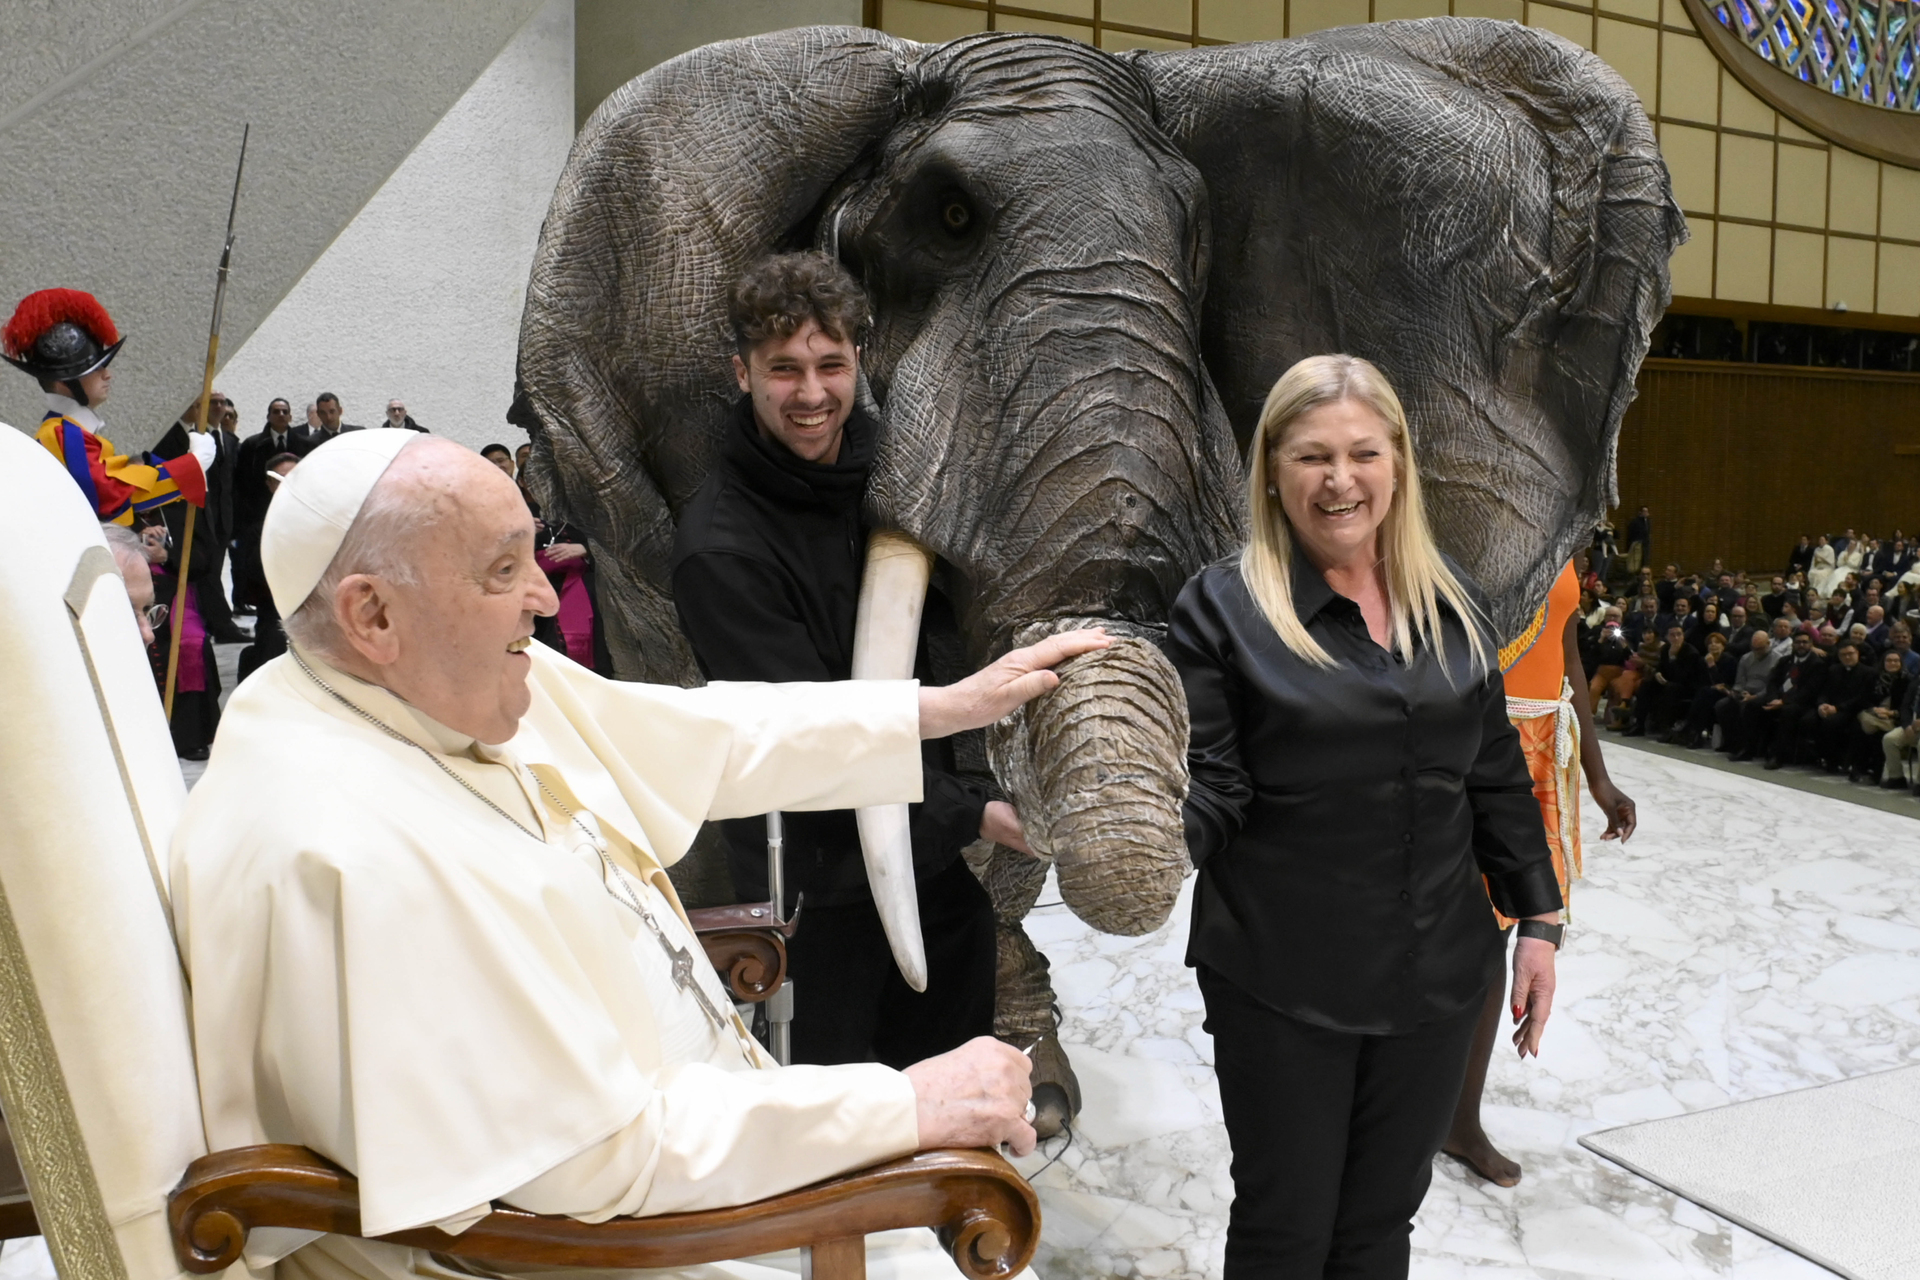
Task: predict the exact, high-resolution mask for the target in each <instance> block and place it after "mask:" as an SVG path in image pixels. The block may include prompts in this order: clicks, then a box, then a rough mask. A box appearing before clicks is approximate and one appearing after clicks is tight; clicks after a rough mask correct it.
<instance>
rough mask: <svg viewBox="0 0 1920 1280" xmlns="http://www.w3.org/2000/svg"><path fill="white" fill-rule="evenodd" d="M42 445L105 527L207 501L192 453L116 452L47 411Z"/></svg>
mask: <svg viewBox="0 0 1920 1280" xmlns="http://www.w3.org/2000/svg"><path fill="white" fill-rule="evenodd" d="M38 439H39V441H40V443H41V444H42V445H44V446H46V449H47V451H48V452H49V453H51V454H52V455H53V456H54V457H56V458H58V459H59V460H60V464H61V465H62V466H64V467H65V468H66V469H67V474H68V475H70V476H72V477H73V482H74V483H75V484H77V485H79V486H80V492H81V493H83V494H85V495H86V497H87V501H88V502H90V503H92V504H93V510H94V513H95V514H96V515H97V516H98V517H99V518H100V520H101V522H102V523H111V524H132V523H133V517H134V515H135V514H136V513H138V512H141V511H151V510H153V509H154V508H155V507H164V506H165V505H167V503H169V502H178V501H180V500H181V499H182V498H184V499H186V500H187V501H188V502H191V503H192V504H193V505H194V506H196V507H203V506H205V505H206V503H207V478H206V474H205V473H204V472H203V471H201V469H200V462H199V460H198V459H197V458H195V457H194V456H193V455H192V454H186V455H184V456H182V457H178V458H164V459H163V458H156V457H154V456H153V455H152V454H150V453H143V454H140V455H138V456H137V457H128V456H126V455H123V454H118V453H115V452H114V448H113V442H112V441H110V440H107V439H105V438H104V437H101V436H97V435H95V434H94V433H93V432H91V431H89V430H87V429H86V428H85V427H83V426H81V425H80V424H79V423H78V422H75V421H74V420H73V419H72V418H69V417H66V416H65V415H63V414H61V413H60V412H58V411H57V410H49V411H48V413H47V416H46V417H44V418H42V419H41V420H40V433H39V436H38Z"/></svg>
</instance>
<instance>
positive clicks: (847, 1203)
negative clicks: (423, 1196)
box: [167, 1143, 1040, 1280]
mask: <svg viewBox="0 0 1920 1280" xmlns="http://www.w3.org/2000/svg"><path fill="white" fill-rule="evenodd" d="M167 1221H168V1224H169V1226H170V1227H171V1228H172V1233H173V1249H174V1253H175V1255H176V1256H178V1258H179V1259H180V1265H181V1266H182V1267H184V1268H185V1269H186V1270H188V1271H191V1272H194V1273H195V1274H199V1275H207V1274H211V1273H212V1272H215V1271H221V1270H224V1269H225V1268H227V1267H229V1266H231V1265H233V1263H235V1262H237V1261H239V1259H240V1254H241V1251H242V1250H243V1249H244V1248H245V1247H246V1243H247V1233H248V1232H250V1231H251V1230H253V1229H254V1228H255V1227H293V1228H298V1229H300V1230H305V1231H325V1232H330V1233H332V1234H334V1235H344V1236H357V1235H359V1234H360V1188H359V1183H358V1181H357V1180H356V1179H355V1178H354V1176H353V1175H352V1174H350V1173H348V1172H346V1171H345V1170H344V1169H342V1168H340V1167H339V1166H338V1165H335V1164H333V1163H332V1162H330V1161H328V1160H325V1159H322V1158H321V1157H320V1156H318V1155H315V1154H314V1153H313V1152H312V1151H309V1150H308V1149H307V1148H305V1147H296V1146H291V1145H288V1144H284V1143H275V1144H270V1145H265V1146H257V1147H235V1148H234V1149H232V1150H230V1151H216V1152H214V1153H213V1154H211V1155H205V1156H201V1157H200V1158H199V1159H198V1160H195V1161H194V1162H193V1163H192V1164H190V1165H188V1166H187V1171H186V1173H185V1174H184V1175H183V1176H182V1177H181V1179H180V1185H179V1186H177V1187H175V1188H174V1189H173V1193H172V1194H171V1195H170V1196H169V1197H168V1201H167ZM899 1227H932V1228H934V1229H935V1230H936V1231H937V1232H938V1233H939V1236H940V1242H941V1243H942V1244H943V1245H945V1246H946V1248H947V1250H948V1252H949V1253H951V1254H952V1255H953V1261H954V1264H955V1265H956V1266H958V1267H959V1268H960V1270H961V1272H962V1274H964V1275H966V1276H968V1277H970V1278H971V1280H997V1278H998V1277H1004V1276H1011V1275H1013V1274H1015V1273H1016V1272H1018V1271H1020V1270H1021V1269H1022V1268H1023V1267H1025V1266H1026V1265H1027V1263H1028V1262H1029V1261H1031V1260H1032V1258H1033V1251H1034V1247H1035V1246H1036V1245H1037V1244H1038V1243H1039V1241H1040V1203H1039V1201H1038V1200H1037V1199H1036V1198H1035V1196H1034V1193H1033V1188H1032V1187H1030V1186H1028V1185H1027V1182H1026V1179H1024V1178H1022V1177H1021V1176H1020V1175H1019V1174H1018V1173H1017V1172H1015V1171H1014V1168H1013V1166H1012V1165H1010V1164H1008V1163H1007V1162H1006V1161H1005V1160H1002V1159H1001V1158H1000V1157H999V1156H998V1155H995V1154H994V1153H993V1152H990V1151H922V1152H920V1153H919V1154H917V1155H911V1156H908V1157H906V1158H905V1159H901V1160H892V1161H889V1162H887V1163H886V1164H879V1165H875V1166H873V1167H872V1168H870V1169H862V1170H859V1171H858V1172H856V1173H850V1174H847V1175H846V1176H844V1177H840V1178H831V1179H828V1180H827V1181H825V1182H816V1183H814V1184H813V1185H812V1186H810V1187H802V1188H801V1189H799V1190H798V1191H790V1192H788V1193H787V1194H786V1195H783V1196H774V1197H772V1198H770V1199H766V1200H760V1201H756V1202H755V1203H753V1204H746V1205H738V1206H735V1207H733V1208H727V1209H709V1210H706V1211H704V1212H701V1213H668V1214H661V1215H659V1216H657V1217H652V1218H614V1219H613V1220H611V1221H609V1222H603V1223H599V1224H598V1225H592V1226H590V1225H588V1224H587V1223H584V1222H576V1221H575V1220H574V1219H572V1218H556V1217H547V1216H544V1215H541V1214H534V1213H526V1212H523V1211H522V1210H519V1209H511V1208H507V1207H506V1206H504V1205H498V1204H496V1205H495V1206H494V1210H493V1212H492V1213H490V1214H488V1215H487V1216H486V1217H484V1218H482V1219H481V1220H480V1221H479V1222H477V1223H475V1224H474V1225H473V1226H471V1227H469V1228H467V1230H466V1231H464V1232H462V1233H461V1234H459V1235H457V1236H450V1235H447V1234H446V1233H445V1232H443V1231H440V1230H438V1229H437V1228H434V1227H421V1228H418V1229H416V1230H413V1231H398V1232H395V1233H394V1234H392V1235H388V1236H380V1237H378V1238H379V1239H381V1240H385V1241H390V1242H392V1243H394V1244H403V1245H410V1246H412V1247H413V1248H416V1249H427V1250H430V1251H432V1252H435V1253H444V1254H451V1255H453V1256H455V1257H461V1258H471V1259H474V1260H475V1261H478V1262H485V1263H489V1264H492V1265H494V1266H501V1267H515V1266H539V1267H592V1268H599V1269H629V1268H641V1267H684V1266H691V1265H693V1264H695V1263H701V1262H721V1261H725V1260H728V1259H732V1258H745V1257H751V1256H753V1255H754V1254H760V1253H771V1252H774V1251H776V1250H780V1249H793V1248H798V1247H813V1249H814V1252H813V1268H812V1274H813V1275H814V1276H815V1277H816V1280H864V1276H865V1274H866V1263H865V1253H864V1251H863V1250H862V1247H861V1245H860V1241H861V1239H862V1238H863V1237H865V1236H867V1235H870V1234H872V1233H874V1232H876V1231H891V1230H894V1229H896V1228H899Z"/></svg>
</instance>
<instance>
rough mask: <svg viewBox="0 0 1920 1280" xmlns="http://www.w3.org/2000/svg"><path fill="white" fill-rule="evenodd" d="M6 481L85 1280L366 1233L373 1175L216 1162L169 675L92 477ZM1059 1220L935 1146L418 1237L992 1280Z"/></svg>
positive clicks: (14, 963)
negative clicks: (199, 1062) (844, 1166)
mask: <svg viewBox="0 0 1920 1280" xmlns="http://www.w3.org/2000/svg"><path fill="white" fill-rule="evenodd" d="M0 467H3V468H4V470H5V471H6V473H7V474H8V475H9V476H11V477H12V478H13V481H14V485H13V496H12V497H11V498H10V499H9V501H8V503H7V504H6V505H5V507H4V510H0V546H5V547H7V548H8V550H9V553H10V559H9V561H8V563H7V564H6V566H5V567H4V568H0V617H4V618H5V620H6V623H5V625H4V626H3V627H0V672H3V673H4V676H0V724H4V725H5V726H6V732H5V734H4V735H0V1111H4V1113H5V1115H6V1118H7V1126H8V1129H9V1130H10V1133H11V1137H12V1140H13V1143H14V1144H15V1147H16V1150H17V1151H18V1154H19V1163H20V1168H21V1170H22V1171H23V1173H24V1175H25V1184H26V1189H27V1190H28V1191H29V1192H30V1193H31V1196H32V1204H31V1207H30V1211H31V1212H32V1213H33V1215H34V1216H36V1217H37V1220H38V1222H37V1226H38V1229H39V1230H40V1231H41V1232H42V1233H43V1234H44V1235H45V1236H46V1239H47V1246H48V1249H49V1250H50V1252H51V1253H52V1255H53V1260H54V1264H55V1266H56V1267H57V1269H58V1270H59V1273H60V1276H61V1280H166V1278H169V1277H184V1276H186V1275H198V1274H206V1273H209V1272H212V1271H217V1270H220V1269H222V1268H224V1267H226V1266H228V1265H230V1264H232V1263H233V1262H234V1261H236V1260H237V1259H238V1258H239V1256H240V1252H241V1250H242V1248H243V1247H244V1246H245V1244H246V1241H247V1237H248V1234H249V1233H250V1232H251V1231H254V1230H256V1229H260V1228H269V1227H272V1228H293V1229H303V1230H311V1231H326V1232H333V1233H339V1234H348V1235H353V1234H358V1231H359V1218H358V1200H357V1195H356V1184H355V1181H354V1179H353V1177H352V1175H350V1174H348V1173H347V1172H345V1171H344V1170H342V1169H340V1168H338V1167H336V1166H334V1165H332V1164H330V1163H328V1162H327V1161H325V1160H323V1159H321V1158H320V1157H319V1156H317V1155H315V1154H314V1153H313V1152H312V1151H309V1150H307V1149H306V1148H304V1147H295V1146H260V1147H248V1148H241V1149H237V1150H231V1151H219V1152H213V1153H209V1152H208V1151H207V1149H206V1138H205V1133H204V1130H203V1127H202V1124H201V1117H200V1103H199V1092H198V1087H197V1084H196V1079H195V1072H194V1063H193V1050H192V1042H191V1038H190V1030H189V1025H190V1024H189V1020H188V992H187V986H186V981H185V978H184V975H183V973H182V969H181V964H180V959H179V955H178V952H177V951H176V949H175V946H174V941H173V934H172V928H171V922H170V919H169V911H170V908H169V906H168V901H167V847H168V840H169V838H170V836H171V834H172V831H173V828H174V826H175V823H176V821H177V819H178V817H179V814H180V811H181V807H182V805H183V804H184V803H185V799H186V791H185V788H184V786H183V784H182V782H181V779H180V773H179V768H178V765H177V764H176V762H175V760H174V756H173V748H172V744H171V741H170V739H169V737H168V734H167V727H166V724H165V722H164V720H163V718H162V716H161V712H160V705H159V701H158V699H157V698H156V696H155V694H154V688H153V676H152V672H151V670H150V668H149V667H148V664H147V657H146V653H145V650H144V649H143V647H142V646H141V643H140V639H139V634H138V630H137V628H136V626H135V623H134V619H133V614H132V610H131V609H130V608H129V607H128V603H127V598H126V594H125V590H124V588H123V586H122V584H121V580H120V577H119V573H118V570H117V568H116V566H115V564H114V561H113V557H112V555H111V554H110V553H109V552H108V551H107V549H106V546H105V544H104V542H103V540H102V539H101V537H100V532H99V529H98V526H97V525H96V524H95V523H94V520H93V518H92V513H91V512H90V510H89V509H88V506H87V504H86V502H85V500H84V499H82V498H81V497H80V495H79V493H78V492H77V489H76V487H75V485H74V484H73V481H72V480H71V479H70V478H69V477H68V476H67V475H66V473H65V471H64V470H62V469H61V467H60V466H59V465H58V464H57V463H56V462H55V461H54V459H53V458H52V456H51V455H49V454H48V453H47V452H46V451H45V450H44V449H42V448H40V447H39V446H38V445H37V444H35V443H34V442H33V441H32V440H30V439H28V438H27V437H26V436H24V435H22V434H21V433H19V432H17V431H13V430H11V429H4V430H0ZM753 910H754V905H753V904H748V905H746V906H743V907H735V908H720V909H718V911H717V913H715V912H709V913H706V914H705V916H704V918H703V919H702V920H701V921H700V922H699V924H700V929H701V937H702V941H703V942H704V943H705V944H706V945H707V947H708V951H709V955H710V956H711V957H712V958H713V959H714V962H715V964H716V965H717V966H718V967H719V968H720V970H721V972H722V973H723V974H724V975H725V976H726V978H727V981H728V983H729V985H731V986H732V988H733V990H734V992H735V993H736V995H737V996H739V997H740V998H742V999H748V1000H752V999H764V998H765V997H766V996H767V995H771V994H772V993H773V991H775V990H777V989H778V986H779V983H780V980H781V978H782V976H783V974H784V969H785V949H784V947H783V946H782V945H781V941H780V939H779V937H778V935H777V934H774V933H770V932H768V931H766V930H765V929H756V928H755V927H753V926H754V923H755V920H756V918H755V917H754V916H753V915H752V912H753ZM14 1216H15V1217H16V1218H19V1217H20V1216H21V1215H20V1214H19V1213H18V1212H16V1213H15V1215H14ZM14 1225H15V1227H16V1228H18V1227H19V1226H21V1225H22V1224H21V1223H20V1222H16V1223H15V1224H14ZM1039 1225H1040V1213H1039V1207H1038V1203H1037V1201H1036V1200H1035V1198H1034V1195H1033V1191H1032V1188H1030V1187H1029V1186H1028V1185H1027V1184H1026V1182H1025V1181H1024V1180H1023V1179H1022V1178H1021V1177H1020V1176H1019V1175H1018V1174H1017V1173H1016V1172H1015V1171H1014V1170H1013V1169H1012V1167H1011V1166H1009V1165H1008V1164H1007V1163H1006V1162H1005V1161H1004V1160H1002V1159H1001V1158H1000V1157H999V1156H998V1155H995V1154H993V1153H990V1152H985V1151H933V1152H922V1153H920V1154H918V1155H915V1156H911V1157H908V1158H906V1159H903V1160H897V1161H893V1162H891V1163H888V1164H884V1165H880V1166H877V1167H875V1168H871V1169H866V1170H862V1171H860V1172H858V1173H854V1174H850V1175H848V1176H846V1177H842V1178H836V1179H832V1180H830V1181H827V1182H823V1183H819V1184H816V1185H814V1186H811V1187H807V1188H803V1189H802V1190H799V1191H795V1192H792V1193H790V1194H787V1195H784V1196H777V1197H774V1198H772V1199H769V1200H764V1201H761V1202H758V1203H756V1204H751V1205H743V1206H739V1207H736V1208H729V1209H719V1210H713V1211H710V1212H705V1213H688V1214H671V1215H663V1216H660V1217H655V1218H644V1219H635V1218H625V1219H615V1220H613V1221H611V1222H607V1223H603V1224H600V1225H597V1226H588V1225H586V1224H583V1223H580V1222H576V1221H574V1220H572V1219H570V1218H551V1217H542V1216H539V1215H535V1214H529V1213H522V1212H519V1211H518V1210H514V1209H509V1208H505V1207H501V1206H496V1207H495V1211H494V1212H493V1213H492V1214H490V1215H489V1216H487V1217H486V1218H484V1219H482V1220H481V1221H480V1223H479V1224H477V1225H476V1226H474V1227H472V1228H470V1229H469V1230H468V1231H466V1232H465V1233H463V1234H462V1235H460V1236H458V1237H453V1236H446V1235H443V1234H442V1233H440V1232H439V1231H437V1230H434V1229H431V1228H428V1229H423V1230H419V1231H410V1232H404V1233H401V1234H399V1235H397V1236H394V1237H392V1239H394V1240H395V1241H397V1242H400V1243H405V1244H409V1245H413V1246H416V1247H424V1248H429V1249H432V1250H435V1251H438V1252H440V1253H445V1254H450V1255H455V1256H459V1257H463V1258H471V1259H474V1260H476V1261H480V1262H487V1263H493V1264H496V1265H501V1264H504V1265H510V1266H511V1265H519V1266H529V1265H532V1266H545V1267H570V1266H571V1267H595V1268H625V1267H670V1266H683V1265H692V1264H695V1263H699V1262H710V1261H717V1260H721V1259H728V1258H738V1257H745V1256H750V1255H753V1254H757V1253H764V1252H768V1251H772V1250H779V1249H787V1248H796V1247H797V1248H803V1249H807V1250H810V1254H809V1258H810V1262H809V1272H810V1274H811V1275H813V1276H816V1277H819V1278H820V1280H859V1278H860V1277H863V1276H864V1275H865V1270H866V1264H865V1252H864V1247H863V1243H862V1237H864V1236H865V1235H867V1234H869V1233H871V1232H876V1231H884V1230H891V1229H894V1228H898V1227H908V1226H930V1227H933V1228H935V1229H936V1230H937V1232H938V1233H939V1236H940V1239H941V1240H942V1242H943V1243H944V1244H945V1245H946V1247H947V1248H948V1249H949V1250H950V1251H951V1253H952V1255H953V1258H954V1261H955V1263H956V1264H957V1265H958V1267H959V1268H960V1270H961V1272H962V1273H964V1274H965V1275H967V1276H970V1277H976V1278H978V1280H985V1278H987V1277H1001V1276H1008V1275H1011V1274H1013V1273H1015V1272H1017V1271H1019V1270H1021V1269H1022V1268H1024V1267H1025V1266H1026V1264H1027V1262H1028V1261H1029V1260H1030V1259H1031V1257H1032V1255H1033V1250H1034V1246H1035V1244H1036V1243H1037V1241H1038V1237H1039Z"/></svg>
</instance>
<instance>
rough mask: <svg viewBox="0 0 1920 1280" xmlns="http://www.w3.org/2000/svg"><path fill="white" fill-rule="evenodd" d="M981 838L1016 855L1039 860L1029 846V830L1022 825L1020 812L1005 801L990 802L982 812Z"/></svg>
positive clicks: (1037, 855)
mask: <svg viewBox="0 0 1920 1280" xmlns="http://www.w3.org/2000/svg"><path fill="white" fill-rule="evenodd" d="M980 838H981V839H982V840H991V841H993V842H994V843H995V844H1003V845H1005V846H1007V848H1009V849H1011V850H1013V851H1014V852H1015V853H1024V854H1026V855H1027V856H1028V857H1029V858H1037V857H1039V856H1040V855H1039V854H1037V853H1035V852H1034V851H1033V850H1032V849H1031V848H1030V847H1028V845H1027V829H1026V828H1025V827H1023V826H1021V825H1020V811H1019V810H1018V809H1015V808H1014V807H1013V806H1012V805H1010V804H1008V803H1007V802H1006V801H1005V800H989V801H987V807H986V808H985V809H983V810H981V812H980Z"/></svg>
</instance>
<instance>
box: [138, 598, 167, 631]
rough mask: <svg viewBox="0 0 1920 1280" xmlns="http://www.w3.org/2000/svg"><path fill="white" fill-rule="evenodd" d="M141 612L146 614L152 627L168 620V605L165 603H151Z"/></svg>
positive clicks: (148, 623)
mask: <svg viewBox="0 0 1920 1280" xmlns="http://www.w3.org/2000/svg"><path fill="white" fill-rule="evenodd" d="M140 612H141V613H143V614H145V615H146V618H147V625H148V626H150V627H158V626H161V625H163V624H164V623H165V622H166V620H167V606H165V605H163V604H150V605H148V606H147V607H146V608H144V609H142V610H141V611H140Z"/></svg>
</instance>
